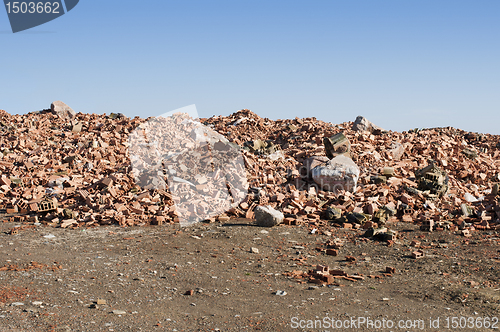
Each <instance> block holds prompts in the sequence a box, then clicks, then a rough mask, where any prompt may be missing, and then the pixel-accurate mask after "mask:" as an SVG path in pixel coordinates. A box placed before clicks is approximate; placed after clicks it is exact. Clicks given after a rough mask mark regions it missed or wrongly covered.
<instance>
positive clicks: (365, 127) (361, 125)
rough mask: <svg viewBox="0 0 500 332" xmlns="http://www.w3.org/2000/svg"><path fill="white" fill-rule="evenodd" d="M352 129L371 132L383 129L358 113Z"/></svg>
mask: <svg viewBox="0 0 500 332" xmlns="http://www.w3.org/2000/svg"><path fill="white" fill-rule="evenodd" d="M352 130H354V131H368V132H370V133H373V132H374V131H376V130H379V131H382V130H383V129H382V128H380V127H377V126H375V125H374V124H373V123H371V122H370V121H368V119H367V118H365V117H364V116H361V115H359V116H358V117H357V118H356V121H354V124H353V125H352Z"/></svg>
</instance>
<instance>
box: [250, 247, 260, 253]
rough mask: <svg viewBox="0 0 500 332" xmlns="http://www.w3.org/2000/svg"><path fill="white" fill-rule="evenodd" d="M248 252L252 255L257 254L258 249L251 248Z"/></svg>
mask: <svg viewBox="0 0 500 332" xmlns="http://www.w3.org/2000/svg"><path fill="white" fill-rule="evenodd" d="M250 252H251V253H252V254H258V253H259V249H257V248H255V247H252V248H250Z"/></svg>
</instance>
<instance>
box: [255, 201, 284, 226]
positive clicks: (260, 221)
mask: <svg viewBox="0 0 500 332" xmlns="http://www.w3.org/2000/svg"><path fill="white" fill-rule="evenodd" d="M254 213H255V220H256V222H257V225H259V226H263V227H273V226H276V225H279V224H281V223H282V222H283V218H285V216H284V215H283V213H281V212H280V211H277V210H275V209H273V208H272V207H270V206H268V205H266V206H257V207H256V208H255V211H254Z"/></svg>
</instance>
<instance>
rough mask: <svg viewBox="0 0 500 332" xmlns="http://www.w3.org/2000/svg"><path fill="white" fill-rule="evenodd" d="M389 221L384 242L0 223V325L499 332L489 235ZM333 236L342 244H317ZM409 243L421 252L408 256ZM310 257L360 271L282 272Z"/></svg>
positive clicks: (303, 231) (231, 226) (306, 263)
mask: <svg viewBox="0 0 500 332" xmlns="http://www.w3.org/2000/svg"><path fill="white" fill-rule="evenodd" d="M16 226H21V227H17V229H15V231H13V232H11V231H10V230H11V229H13V228H16ZM388 226H389V227H390V228H391V229H394V230H397V231H399V236H398V239H397V240H396V241H395V243H394V244H392V245H388V243H387V242H383V241H382V242H378V241H374V240H372V239H367V238H364V237H363V236H362V235H363V231H362V230H352V229H341V228H336V227H333V225H332V226H331V227H329V228H328V230H327V231H326V232H325V231H320V232H314V233H313V234H311V233H312V232H311V230H312V226H310V227H308V226H307V225H303V226H285V225H280V226H277V227H273V228H263V227H257V226H255V225H253V224H252V223H251V221H248V220H242V219H239V220H231V221H229V222H228V223H212V224H203V223H199V224H196V225H194V226H191V227H185V228H181V227H180V226H178V225H163V226H147V227H131V228H130V227H129V228H122V227H118V226H106V227H104V226H102V227H98V228H91V229H83V228H82V229H76V230H75V229H61V228H52V227H44V226H36V225H28V224H16V223H1V224H0V232H1V233H0V255H1V256H0V257H1V259H2V261H1V262H0V331H254V330H260V331H334V330H336V331H447V330H467V331H483V330H484V331H487V330H493V331H494V330H496V329H500V322H498V319H499V318H500V310H499V309H500V284H499V281H500V271H499V262H500V246H499V244H500V239H499V234H498V232H487V231H486V232H479V231H476V232H473V234H472V237H470V238H464V237H463V236H460V235H456V234H453V233H451V232H447V231H443V232H432V233H429V232H423V231H420V230H419V229H418V228H417V226H415V225H413V224H407V223H401V222H398V223H395V224H389V225H388ZM11 233H12V234H11ZM324 233H326V234H324ZM335 238H340V239H344V240H345V244H344V246H343V247H342V248H340V250H339V255H338V256H330V255H326V254H325V251H324V250H323V249H325V248H327V247H326V245H325V243H326V242H327V241H328V240H331V239H335ZM413 240H418V241H420V242H421V246H422V247H423V248H422V250H423V251H424V253H425V257H423V258H420V259H414V258H412V257H411V252H412V251H414V250H416V248H414V247H412V246H410V243H411V242H412V241H413ZM252 248H254V249H253V250H252ZM255 249H256V250H255ZM346 256H353V257H355V258H356V260H355V261H354V262H348V261H346V259H345V257H346ZM318 264H322V265H327V266H329V267H330V269H338V270H343V271H345V272H347V274H349V275H362V276H363V277H364V279H362V280H361V278H358V279H359V280H348V279H345V278H336V279H335V282H334V283H332V284H329V285H321V284H314V283H310V282H307V279H306V278H303V279H298V278H295V277H294V276H293V275H292V272H293V271H303V272H307V271H308V270H312V269H314V268H315V267H316V265H318ZM388 266H389V267H394V268H395V273H392V274H387V273H385V272H386V267H388ZM454 317H455V318H454ZM329 323H330V324H333V325H334V328H330V326H329V325H328V324H329ZM484 326H487V327H489V328H484Z"/></svg>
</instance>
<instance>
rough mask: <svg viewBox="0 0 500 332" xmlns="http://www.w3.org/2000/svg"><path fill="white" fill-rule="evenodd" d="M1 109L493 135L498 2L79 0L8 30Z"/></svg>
mask: <svg viewBox="0 0 500 332" xmlns="http://www.w3.org/2000/svg"><path fill="white" fill-rule="evenodd" d="M0 41H1V44H0V60H1V61H0V109H5V110H6V111H8V112H9V113H26V112H29V111H34V110H40V109H43V108H48V107H49V106H50V103H51V102H52V101H54V100H62V101H64V102H66V103H67V104H68V105H70V106H71V107H72V108H73V109H74V110H75V111H77V112H78V111H81V112H89V113H92V112H93V113H108V114H109V113H111V112H122V113H125V114H126V115H128V116H135V115H139V116H141V117H148V116H156V115H159V114H162V113H164V112H167V111H170V110H173V109H176V108H179V107H183V106H186V105H190V104H196V106H197V109H198V113H199V115H200V116H201V117H209V116H212V115H219V114H222V115H228V114H230V113H233V112H234V111H236V110H239V109H242V108H249V109H251V110H252V111H254V112H255V113H257V114H258V115H260V116H262V117H269V118H272V119H279V118H294V117H296V116H299V117H308V116H315V117H317V118H319V119H322V120H325V121H331V122H333V123H340V122H344V121H349V120H352V121H353V120H354V119H355V118H356V116H357V115H364V116H366V117H367V118H368V119H370V120H371V121H373V122H374V123H375V124H377V125H379V126H381V127H383V128H385V129H391V130H398V131H401V130H407V129H412V128H415V127H438V126H454V127H458V128H461V129H465V130H470V131H478V132H483V133H494V134H500V121H499V120H500V115H499V114H500V1H497V0H492V1H457V0H454V1H425V0H424V1H422V0H419V1H416V0H415V1H400V0H398V1H383V0H376V1H374V0H370V1H347V0H346V1H334V0H328V1H305V0H304V1H290V0H288V1H273V0H266V1H256V0H252V1H250V0H248V1H243V0H241V1H240V0H238V1H235V0H230V1H218V0H213V1H206V0H204V1H189V0H182V1H166V0H150V1H117V0H105V1H103V0H99V1H97V0H80V3H79V4H78V5H77V6H76V7H75V8H74V9H73V10H72V11H70V12H69V13H67V14H65V15H63V16H61V17H60V18H58V19H56V20H54V21H51V22H49V23H46V24H44V25H41V26H39V27H36V28H33V29H30V30H27V31H25V32H19V33H16V34H13V33H12V32H11V30H10V25H9V22H8V18H7V14H6V11H5V10H3V9H2V8H0Z"/></svg>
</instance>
